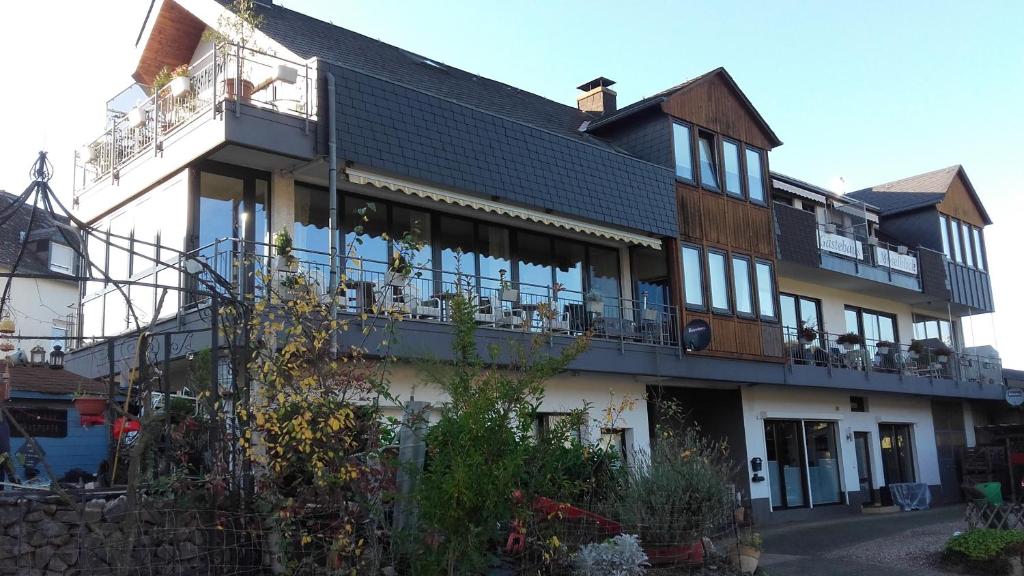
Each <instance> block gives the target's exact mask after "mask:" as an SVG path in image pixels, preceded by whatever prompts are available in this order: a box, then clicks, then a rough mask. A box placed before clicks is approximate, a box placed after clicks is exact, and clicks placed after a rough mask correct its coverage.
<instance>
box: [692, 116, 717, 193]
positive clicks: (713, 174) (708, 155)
mask: <svg viewBox="0 0 1024 576" xmlns="http://www.w3.org/2000/svg"><path fill="white" fill-rule="evenodd" d="M697 148H698V151H699V155H700V185H701V186H702V187H704V188H707V189H708V190H714V191H716V192H717V191H718V190H719V184H718V158H717V155H716V154H715V136H714V135H713V134H711V133H710V132H704V131H703V130H701V131H700V132H699V133H698V134H697Z"/></svg>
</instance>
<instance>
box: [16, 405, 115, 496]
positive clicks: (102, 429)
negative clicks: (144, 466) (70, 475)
mask: <svg viewBox="0 0 1024 576" xmlns="http://www.w3.org/2000/svg"><path fill="white" fill-rule="evenodd" d="M32 405H33V406H34V407H39V408H51V409H54V410H67V413H68V435H67V436H66V437H65V438H36V439H35V440H36V443H38V444H39V446H41V447H42V449H43V451H45V452H46V461H47V463H49V464H50V466H51V467H52V468H53V471H54V474H56V475H57V477H58V478H59V477H61V476H63V475H64V473H65V472H67V471H68V470H71V469H73V468H80V469H82V470H85V471H86V472H89V473H90V474H95V473H96V470H97V469H98V468H99V464H100V462H101V461H102V460H104V459H105V458H106V457H107V450H108V446H109V439H110V424H109V423H108V424H103V425H99V426H89V427H88V428H85V427H83V426H82V425H81V424H80V423H79V415H78V411H77V410H75V408H74V405H73V404H72V403H71V402H70V401H50V402H33V403H32ZM24 443H25V440H24V439H23V438H13V437H12V438H11V453H12V454H14V453H16V452H17V451H18V449H19V448H21V446H22V444H24ZM17 469H18V474H19V475H21V474H23V472H24V470H23V469H22V467H21V466H20V465H18V467H17ZM40 472H41V473H45V472H44V471H43V469H42V467H40Z"/></svg>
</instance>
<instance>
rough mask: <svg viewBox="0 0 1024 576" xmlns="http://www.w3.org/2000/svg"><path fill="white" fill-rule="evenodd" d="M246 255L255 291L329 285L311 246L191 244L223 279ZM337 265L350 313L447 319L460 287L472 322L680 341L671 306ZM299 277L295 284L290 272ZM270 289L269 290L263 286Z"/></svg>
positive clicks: (323, 258)
mask: <svg viewBox="0 0 1024 576" xmlns="http://www.w3.org/2000/svg"><path fill="white" fill-rule="evenodd" d="M243 246H244V248H245V250H244V252H245V253H246V254H249V255H250V258H251V259H252V260H253V261H254V265H253V268H254V269H256V270H263V271H269V274H257V275H256V276H258V277H259V276H263V277H264V279H265V278H266V277H270V278H271V279H272V280H271V282H272V284H273V285H272V286H269V287H268V286H265V285H263V282H264V279H261V278H257V279H256V280H255V281H253V286H252V288H251V289H252V290H253V291H254V293H255V294H256V296H257V297H266V296H267V294H268V292H269V291H270V290H272V291H273V292H275V293H277V295H278V296H280V297H285V298H287V297H289V294H291V291H292V290H313V291H315V292H316V293H317V294H318V295H319V296H322V297H328V295H329V292H330V288H329V287H330V255H329V254H327V253H325V252H319V251H315V250H305V249H301V248H293V249H292V251H291V254H290V256H291V260H292V262H291V263H290V264H287V265H285V264H283V263H282V262H281V261H280V260H279V259H278V258H277V254H276V250H275V248H274V247H273V246H271V245H267V244H261V243H243V242H241V241H239V240H232V239H223V240H218V241H217V242H214V243H213V244H211V245H210V246H206V247H204V248H201V249H199V250H196V251H195V255H196V256H200V257H202V258H203V260H204V261H205V262H206V264H208V265H209V267H210V269H212V271H214V272H215V273H216V274H218V275H219V276H221V277H222V278H226V279H229V280H231V281H233V282H236V283H237V282H238V281H239V280H240V275H239V272H238V271H239V269H240V267H241V266H242V263H243V259H242V257H241V254H242V250H241V248H243ZM341 262H342V268H341V270H340V271H339V278H340V281H339V283H340V284H341V285H342V288H340V289H339V295H340V297H341V301H340V303H339V304H340V308H339V311H340V312H343V313H353V314H363V313H366V314H377V315H394V314H398V315H400V316H402V317H403V318H408V319H415V320H426V321H435V322H450V321H451V310H450V303H451V300H452V299H453V298H454V297H455V296H456V294H460V293H461V294H464V295H466V296H467V297H468V298H469V299H470V302H471V303H472V305H473V308H474V319H475V321H476V323H477V325H479V326H483V327H488V328H496V329H504V330H515V331H520V332H535V333H539V332H546V333H552V334H563V335H570V336H573V335H580V334H583V333H585V332H589V333H590V334H591V335H592V336H593V337H594V338H601V339H609V340H619V341H622V342H623V343H625V342H633V343H644V344H654V345H661V346H674V347H678V346H679V345H680V339H679V329H678V326H679V315H678V312H677V310H676V308H675V307H673V306H670V305H665V304H657V303H653V302H648V301H646V300H645V299H643V298H641V299H640V300H635V299H629V298H620V297H616V296H603V297H602V298H601V300H600V301H598V300H597V299H591V300H590V301H588V300H587V298H586V297H585V295H584V294H582V293H581V292H579V291H574V290H565V289H563V290H558V291H557V292H556V291H555V290H553V289H552V287H551V286H539V285H535V284H529V283H524V282H520V283H515V284H513V283H511V282H506V283H505V284H504V286H503V284H502V281H501V279H498V278H489V277H486V276H480V275H474V276H461V277H460V276H459V275H458V274H457V273H455V272H453V271H451V270H441V269H437V268H431V267H428V266H417V265H413V266H412V267H411V270H409V273H407V274H400V273H398V271H396V270H395V269H394V268H393V267H392V266H389V265H388V263H386V262H381V261H378V260H371V259H365V258H355V257H343V258H341ZM204 274H209V272H204ZM299 275H301V276H302V280H303V281H302V282H301V284H299V286H298V287H292V285H293V284H294V283H292V282H290V281H289V280H288V279H289V278H290V277H296V276H299ZM268 288H269V290H268Z"/></svg>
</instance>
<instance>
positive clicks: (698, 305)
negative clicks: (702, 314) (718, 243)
mask: <svg viewBox="0 0 1024 576" xmlns="http://www.w3.org/2000/svg"><path fill="white" fill-rule="evenodd" d="M682 259H683V291H684V292H685V293H686V294H685V297H686V307H687V308H695V309H698V310H704V266H703V262H702V259H701V256H700V248H696V247H694V246H683V247H682Z"/></svg>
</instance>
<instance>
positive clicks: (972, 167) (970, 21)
mask: <svg viewBox="0 0 1024 576" xmlns="http://www.w3.org/2000/svg"><path fill="white" fill-rule="evenodd" d="M275 2H277V3H278V4H283V5H284V6H286V7H288V8H291V9H294V10H298V11H300V12H304V13H307V14H310V15H312V16H315V17H317V18H321V19H323V20H328V21H331V22H333V23H335V24H338V25H340V26H344V27H347V28H350V29H352V30H355V31H357V32H360V33H363V34H366V35H368V36H372V37H375V38H378V39H380V40H382V41H385V42H388V43H391V44H397V45H399V46H401V47H403V48H406V49H408V50H411V51H414V52H418V53H420V54H422V55H424V56H428V57H430V58H432V59H434V60H437V61H440V62H444V63H446V64H449V65H452V66H456V67H459V68H462V69H465V70H469V71H471V72H474V73H476V74H479V75H482V76H487V77H489V78H493V79H495V80H499V81H502V82H505V83H508V84H512V85H514V86H517V87H519V88H522V89H525V90H529V91H532V92H535V93H537V94H540V95H542V96H545V97H547V98H551V99H553V100H557V101H559V102H563V103H565V104H569V105H575V95H576V90H575V86H577V85H579V84H582V83H583V82H585V81H587V80H590V79H592V78H595V77H597V76H605V77H608V78H611V79H612V80H615V81H616V82H617V84H616V85H615V90H616V91H617V92H618V100H619V105H620V106H625V105H626V104H628V103H629V102H632V101H635V100H637V99H639V98H642V97H644V96H648V95H650V94H653V93H656V92H658V91H660V90H662V89H664V88H667V87H669V86H672V85H675V84H678V83H680V82H682V81H684V80H686V79H688V78H692V77H694V76H696V75H699V74H701V73H703V72H706V71H708V70H711V69H713V68H716V67H718V66H724V67H725V68H726V69H727V70H728V71H729V73H730V74H731V75H732V76H733V78H734V79H735V80H736V81H737V83H738V84H739V85H740V87H741V88H742V90H743V91H744V93H746V95H747V97H748V98H749V99H750V100H751V102H753V104H754V106H755V107H756V108H757V109H758V111H759V112H760V113H761V115H762V116H763V117H764V118H765V119H766V120H767V122H768V123H769V124H770V125H771V127H772V129H773V130H774V131H775V133H776V134H777V135H778V136H779V137H780V139H781V140H782V141H783V142H784V143H785V144H784V145H783V146H781V147H779V148H777V149H775V150H774V151H772V152H771V155H770V160H769V161H770V165H771V168H772V169H773V170H775V171H778V172H783V173H786V174H789V175H792V176H795V177H798V178H801V179H803V180H807V181H809V182H812V183H816V184H819V185H822V186H826V187H827V186H829V184H830V183H831V182H833V181H835V180H836V179H837V178H839V177H842V178H843V179H844V180H845V181H846V183H847V189H849V190H857V189H860V188H863V187H867V186H870V185H872V184H879V183H882V182H888V181H891V180H895V179H898V178H902V177H906V176H910V175H914V174H918V173H921V172H926V171H929V170H934V169H937V168H942V167H945V166H949V165H952V164H962V165H963V166H964V168H965V169H966V171H967V174H968V176H969V177H970V179H971V182H972V183H973V184H974V187H975V189H976V190H977V191H978V194H979V195H980V196H981V198H982V201H983V202H984V203H985V206H986V208H987V209H988V212H989V214H990V215H991V216H992V219H993V220H994V221H995V224H994V225H993V226H990V227H989V228H987V229H986V231H985V234H986V241H987V248H988V255H989V261H990V268H991V271H992V279H993V289H994V294H995V305H996V309H997V311H998V312H997V313H996V314H994V315H983V316H976V317H974V318H973V319H972V320H971V321H965V333H966V336H967V343H968V344H972V343H977V344H993V345H996V346H997V347H998V349H999V350H1000V352H1001V355H1002V357H1003V359H1004V364H1005V365H1006V366H1009V367H1017V368H1024V325H1022V324H1024V298H1019V297H1015V293H1016V292H1017V291H1018V290H1019V289H1020V288H1019V286H1020V284H1021V281H1022V280H1024V273H1022V272H1021V266H1020V264H1021V262H1022V256H1021V250H1022V248H1024V246H1022V244H1024V242H1022V241H1024V194H1022V192H1024V190H1022V182H1024V161H1022V160H1021V159H1017V160H1013V158H1014V157H1015V156H1016V153H1017V151H1018V150H1019V148H1020V144H1019V142H1018V141H1017V136H1018V135H1019V134H1021V133H1024V113H1022V112H1021V107H1020V104H1021V103H1022V102H1024V42H1022V41H1021V39H1020V38H1021V33H1020V23H1021V22H1024V2H1020V1H1006V2H987V1H980V2H943V1H904V2H880V1H861V2H831V1H822V2H810V1H801V2H797V1H791V0H776V1H774V2H753V1H750V2H738V1H725V0H720V1H711V0H709V1H707V2H697V1H675V2H669V1H643V0H633V1H631V2H606V1H602V0H589V1H586V2H583V1H575V0H572V1H570V0H557V1H551V0H536V1H529V0H527V1H518V2H492V1H486V0H484V1H481V0H450V1H449V0H432V1H430V2H424V1H412V0H406V1H402V2H399V1H395V0H372V1H371V0H275ZM148 5H149V0H90V1H89V2H74V1H68V0H32V1H31V2H19V3H9V5H8V6H5V7H4V8H3V9H2V11H3V13H2V16H0V62H2V63H3V66H2V69H3V71H4V78H3V81H2V86H3V87H2V89H0V135H2V137H0V158H2V161H0V189H6V190H9V191H17V192H20V191H22V190H23V189H24V188H25V186H26V185H27V183H28V170H29V167H30V166H31V163H32V161H33V159H34V158H35V155H36V153H37V151H38V150H41V149H45V150H47V151H49V153H50V155H51V158H52V161H53V163H54V167H55V170H56V175H55V178H54V181H53V184H54V187H55V188H57V189H58V190H59V192H60V193H61V194H62V195H63V196H70V185H71V182H72V161H71V160H72V156H73V153H74V150H75V149H77V148H78V147H79V146H81V145H82V144H84V143H85V142H86V141H89V140H91V139H93V138H95V137H96V136H98V135H99V133H100V132H101V131H102V127H103V120H104V103H105V102H106V100H107V99H109V98H111V97H112V96H114V95H115V94H116V93H117V92H119V91H120V90H121V89H122V88H125V87H127V86H128V85H129V84H130V83H131V77H130V74H131V71H132V70H133V68H134V66H133V65H134V61H133V58H134V56H135V52H134V50H135V48H134V43H135V39H136V36H137V34H138V30H139V26H140V25H141V23H142V18H143V16H144V15H145V12H146V9H147V7H148ZM16 86H17V87H21V88H15V87H16ZM1015 218H1016V219H1019V220H1021V221H1020V222H1016V221H1014V219H1015Z"/></svg>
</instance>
